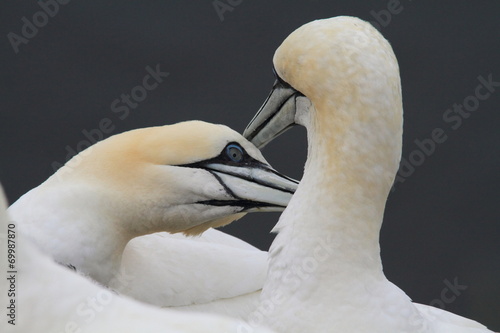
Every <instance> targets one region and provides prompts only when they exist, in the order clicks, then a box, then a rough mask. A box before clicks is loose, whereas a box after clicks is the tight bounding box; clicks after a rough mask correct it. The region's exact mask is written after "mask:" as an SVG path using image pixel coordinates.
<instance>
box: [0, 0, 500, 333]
mask: <svg viewBox="0 0 500 333" xmlns="http://www.w3.org/2000/svg"><path fill="white" fill-rule="evenodd" d="M60 1H61V2H64V1H62V0H60ZM66 1H67V0H66ZM49 2H50V1H49ZM49 2H47V1H46V2H45V3H49ZM41 10H42V7H41V6H40V4H39V3H37V2H36V1H15V2H14V1H9V2H6V1H3V2H2V4H1V5H0V27H1V31H0V32H1V36H2V43H1V46H2V48H1V49H0V52H1V54H0V57H1V58H0V60H1V61H0V73H1V80H0V108H1V111H0V126H1V130H0V181H1V182H2V184H3V186H4V187H5V190H6V192H7V195H8V198H9V200H10V202H13V201H15V200H16V199H17V198H19V196H21V195H22V194H23V193H25V192H27V191H28V190H29V189H31V188H33V187H35V186H37V185H38V184H40V183H41V182H43V181H44V180H45V179H46V178H47V177H48V176H50V175H51V174H52V173H53V172H54V166H56V165H58V164H63V163H64V162H65V161H66V159H67V157H69V156H72V155H73V154H74V153H75V151H76V150H78V149H79V148H83V147H84V146H85V145H84V144H83V143H82V142H84V141H88V138H87V137H86V135H85V133H94V138H99V135H97V134H95V133H96V131H94V130H95V129H98V128H99V123H100V121H101V120H102V119H103V118H108V119H110V121H111V122H112V125H113V130H112V131H111V132H109V133H104V135H103V137H108V136H110V135H112V134H116V133H120V132H123V131H126V130H129V129H134V128H139V127H146V126H154V125H162V124H171V123H175V122H179V121H183V120H189V119H201V120H205V121H209V122H214V123H222V124H226V125H228V126H230V127H232V128H234V129H236V130H237V131H240V132H241V131H243V129H244V128H245V126H246V124H247V123H248V121H249V120H250V119H251V118H252V116H253V115H254V113H255V112H256V110H257V109H258V108H259V106H260V105H261V103H262V102H263V101H264V99H265V97H266V96H267V94H268V92H269V89H270V88H271V86H272V83H273V80H274V78H273V74H272V70H271V69H272V56H273V53H274V50H275V49H276V48H277V47H278V46H279V44H280V43H281V41H282V40H283V39H284V38H285V37H286V36H287V35H288V34H289V33H290V32H292V31H293V30H294V29H296V28H297V27H299V26H300V25H302V24H304V23H306V22H309V21H311V20H314V19H318V18H326V17H332V16H337V15H353V16H358V17H360V18H362V19H365V20H368V21H372V22H374V24H375V25H377V26H378V27H379V29H380V31H381V32H382V33H383V34H384V36H385V37H386V38H387V39H388V40H389V41H390V42H391V44H392V46H393V48H394V51H395V53H396V56H397V57H398V59H399V64H400V68H401V78H402V85H403V100H404V108H405V125H404V131H405V133H404V151H403V159H404V160H406V161H408V163H407V164H406V166H405V167H403V169H402V170H401V173H400V177H402V178H401V179H404V181H402V182H399V183H397V184H396V186H395V191H394V192H393V193H392V194H391V195H390V197H389V201H388V205H387V210H386V215H385V220H384V225H383V228H382V237H381V238H382V240H381V248H382V258H383V262H384V270H385V273H386V275H387V276H388V277H389V279H390V280H391V281H393V282H394V283H395V284H396V285H398V286H399V287H401V288H402V289H403V290H404V291H405V292H406V293H407V294H408V295H409V296H410V297H411V298H412V299H413V300H414V301H416V302H420V303H424V304H433V305H437V306H441V307H444V308H445V309H446V310H449V311H452V312H455V313H457V314H460V315H463V316H466V317H470V318H473V319H475V320H478V321H480V322H482V323H484V324H486V325H488V326H489V327H490V328H491V329H494V330H497V331H498V330H500V283H499V282H500V281H499V279H500V242H499V237H500V226H499V222H500V207H499V206H500V200H499V199H500V195H499V194H500V191H499V189H498V186H499V185H500V182H499V180H500V173H499V167H498V165H499V162H500V154H499V149H498V145H499V143H500V130H499V126H500V122H499V120H500V115H499V111H500V110H499V105H500V83H496V85H495V83H494V84H493V85H490V87H489V89H490V91H488V90H486V89H488V88H487V87H484V88H478V89H480V90H479V91H480V93H481V94H482V95H481V96H483V97H481V96H479V97H480V98H477V97H476V88H477V87H478V85H480V84H481V82H482V81H481V79H480V78H483V81H484V80H486V81H488V79H490V80H491V81H494V82H500V61H499V59H500V1H497V0H491V1H484V0H477V1H474V2H472V1H466V0H455V1H451V0H450V1H411V0H400V1H396V0H390V1H387V0H385V1H356V2H354V1H347V0H342V1H340V0H337V1H284V0H281V1H272V2H271V1H256V0H254V1H248V0H221V1H167V0H163V1H142V2H139V1H134V2H132V1H118V0H114V1H106V2H97V1H77V0H73V1H70V2H68V3H67V4H60V5H59V8H58V9H57V12H56V9H55V7H54V6H52V7H50V8H49V9H48V11H49V12H51V15H52V16H53V17H50V16H49V15H45V16H44V14H39V12H40V11H41ZM23 17H25V19H24V20H23ZM26 21H29V22H31V23H33V22H34V21H35V23H37V24H38V25H39V27H38V28H37V30H38V31H37V32H36V34H35V32H34V31H33V29H32V30H30V29H28V28H25V29H24V30H25V31H24V34H25V35H26V36H28V37H29V38H26V36H23V26H24V25H26ZM14 34H15V36H14ZM16 36H17V37H16ZM9 38H10V39H11V40H12V41H13V42H11V41H9ZM16 51H17V52H16ZM157 65H159V68H160V70H161V71H162V72H168V73H169V75H168V77H165V78H164V79H163V82H161V83H160V84H159V85H158V86H157V87H156V89H153V90H151V91H148V92H147V96H140V95H137V94H139V93H140V91H139V90H140V88H138V89H135V90H134V88H135V87H136V86H140V85H142V80H143V78H144V76H145V75H146V74H148V72H147V70H146V67H147V66H150V67H151V68H155V67H156V66H157ZM482 85H483V86H484V84H482ZM131 91H135V93H136V96H138V98H139V99H143V100H141V101H138V102H137V104H135V103H134V101H132V102H131V104H130V105H131V106H130V107H126V108H128V114H126V111H125V109H124V108H123V107H124V106H126V104H125V103H124V102H119V103H116V102H115V105H114V107H113V106H112V104H113V102H114V101H115V100H116V99H120V98H121V97H120V96H121V95H122V94H130V93H131ZM488 92H489V95H488V94H487V93H488ZM486 95H488V96H486ZM481 98H482V99H481ZM464 103H465V104H466V105H465V106H464V107H463V110H465V111H461V112H462V113H461V114H462V115H461V114H460V113H455V112H454V111H453V107H454V105H455V108H459V107H460V105H463V104H464ZM118 107H122V109H120V110H121V111H119V112H118V111H117V108H118ZM449 109H451V111H448V110H449ZM467 110H472V111H470V112H469V111H467ZM115 111H116V112H115ZM125 115H126V116H125ZM122 118H123V119H122ZM436 128H440V129H442V131H443V132H444V134H445V135H446V138H447V139H446V141H445V142H442V143H436V144H435V148H434V151H433V152H432V153H431V154H428V155H424V153H425V151H424V152H422V148H419V146H418V145H417V143H416V142H415V140H420V141H425V140H426V139H429V138H431V137H432V132H433V131H434V130H435V129H436ZM426 142H427V141H426ZM264 155H265V157H266V158H267V159H268V161H269V162H270V163H271V164H272V165H273V166H274V167H275V168H276V169H278V170H279V171H281V172H283V173H285V174H288V175H290V176H292V177H294V178H297V179H300V177H301V174H302V169H303V164H304V161H305V156H306V137H305V130H304V129H302V128H295V129H293V130H291V131H289V132H287V133H286V134H285V135H283V136H281V137H280V138H279V139H277V140H276V141H274V142H273V143H271V144H270V145H268V146H267V147H266V149H265V150H264ZM278 217H279V214H251V215H249V216H246V217H245V218H244V219H242V220H240V221H239V222H237V223H234V224H232V225H231V226H229V227H226V228H224V230H225V231H227V232H229V233H231V234H234V235H236V236H238V237H240V238H243V239H245V240H247V241H248V242H250V243H252V244H254V245H256V246H258V247H259V248H261V249H267V248H268V247H269V245H270V243H271V242H272V239H273V235H271V234H270V230H271V229H272V227H273V225H274V224H275V223H276V221H277V219H278ZM310 223H311V228H314V221H310ZM334 278H335V277H334V276H332V279H334ZM450 284H451V285H453V284H459V285H460V286H466V288H465V287H460V288H458V289H456V288H455V289H454V288H450V286H449V285H450Z"/></svg>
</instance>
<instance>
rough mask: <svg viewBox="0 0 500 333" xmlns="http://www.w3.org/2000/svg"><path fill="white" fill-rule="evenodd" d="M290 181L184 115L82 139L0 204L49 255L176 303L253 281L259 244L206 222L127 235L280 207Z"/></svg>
mask: <svg viewBox="0 0 500 333" xmlns="http://www.w3.org/2000/svg"><path fill="white" fill-rule="evenodd" d="M296 186H297V183H296V181H293V180H291V179H290V178H288V177H285V176H283V175H281V174H279V173H277V172H276V171H275V170H274V169H272V168H271V167H270V166H269V164H268V163H267V162H266V161H265V159H264V158H263V157H262V155H261V153H260V151H259V150H258V149H257V148H256V147H254V146H253V145H252V144H251V143H249V142H248V141H247V140H246V139H244V138H243V137H242V136H241V135H240V134H238V133H237V132H235V131H233V130H231V129H229V128H228V127H226V126H223V125H214V124H209V123H205V122H201V121H190V122H183V123H178V124H174V125H167V126H160V127H151V128H144V129H137V130H132V131H129V132H125V133H122V134H118V135H115V136H112V137H110V138H108V139H106V140H104V141H101V142H99V143H97V144H95V145H94V146H91V147H90V148H88V149H86V150H84V151H82V152H81V153H80V154H78V155H76V156H75V157H73V158H72V159H71V160H70V161H69V162H68V163H66V165H65V166H64V167H62V168H61V169H59V170H58V171H57V172H56V173H55V174H54V175H52V176H51V177H50V178H49V179H47V180H46V181H45V182H44V183H42V184H41V185H40V186H38V187H36V188H34V189H33V190H31V191H29V192H28V193H26V194H25V195H23V196H22V197H21V198H20V199H19V200H17V201H16V202H15V203H14V204H13V205H12V206H11V207H10V208H9V214H10V215H11V217H12V219H13V220H14V221H16V222H17V223H18V225H19V228H20V229H21V230H22V231H23V232H24V233H25V234H26V235H27V236H28V237H29V238H31V239H32V241H33V242H34V243H35V244H36V245H37V246H38V247H39V248H40V249H42V250H43V251H44V252H45V253H47V254H49V255H50V256H51V257H53V258H54V259H55V261H57V262H59V263H61V264H64V265H68V266H70V267H74V268H76V270H77V271H78V272H80V273H83V274H85V275H88V276H90V277H91V278H93V279H94V280H96V281H97V282H99V283H100V284H102V285H104V286H110V287H112V288H114V289H115V290H117V291H120V292H123V293H125V294H128V295H131V296H133V297H135V298H138V299H140V300H143V301H145V302H149V303H153V304H155V305H160V306H180V305H190V304H198V303H206V302H210V301H213V300H216V299H218V298H231V297H236V296H240V295H244V294H248V293H251V292H254V291H256V290H260V288H261V287H262V284H263V281H264V278H265V272H266V270H267V253H266V252H263V251H260V250H257V249H256V248H254V247H252V246H251V245H249V244H246V243H245V242H243V241H241V240H239V239H237V238H235V237H232V236H229V235H227V234H224V233H222V232H220V231H216V230H209V231H208V232H207V234H206V235H205V236H203V235H202V236H201V237H200V239H189V238H187V237H185V236H182V235H167V234H165V233H164V234H160V235H148V236H144V237H143V238H138V239H136V240H134V241H132V242H131V243H130V244H129V245H127V243H128V242H129V241H130V240H131V239H133V238H134V237H138V236H141V235H146V234H152V233H155V232H159V231H168V232H170V233H177V232H182V233H185V234H189V235H195V234H199V233H201V232H203V231H205V230H207V229H209V228H210V227H218V226H222V225H225V224H227V223H230V222H231V221H233V220H235V219H238V218H240V217H242V216H243V215H244V214H245V213H247V212H254V211H282V210H283V208H284V207H285V206H286V205H287V203H288V201H289V200H290V198H291V196H292V194H293V192H294V191H295V188H296ZM126 245H127V249H126V250H125V248H126ZM124 250H125V253H124ZM123 253H124V256H123V258H122V254H123ZM229 265H233V266H229ZM216 272H218V275H210V274H212V273H216Z"/></svg>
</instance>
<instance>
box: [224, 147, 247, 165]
mask: <svg viewBox="0 0 500 333" xmlns="http://www.w3.org/2000/svg"><path fill="white" fill-rule="evenodd" d="M226 155H227V156H229V158H230V159H231V161H233V162H241V160H243V149H242V148H241V147H240V146H238V145H235V144H230V145H228V146H227V147H226Z"/></svg>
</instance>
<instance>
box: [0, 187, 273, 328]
mask: <svg viewBox="0 0 500 333" xmlns="http://www.w3.org/2000/svg"><path fill="white" fill-rule="evenodd" d="M7 221H8V219H7V215H6V212H5V198H4V196H3V191H2V189H1V187H0V225H1V226H2V228H4V227H5V226H6V225H7V223H8V222H7ZM4 231H5V230H3V231H2V232H4ZM15 240H16V245H17V246H16V269H17V272H18V273H17V275H16V278H17V281H16V291H17V293H16V296H15V300H16V307H17V308H16V309H17V312H16V318H15V324H16V325H11V324H9V323H8V322H7V320H6V319H5V318H2V320H1V321H0V330H1V331H2V332H82V333H84V332H92V333H98V332H103V333H104V332H106V333H108V332H121V333H126V332H162V333H181V332H182V333H195V332H199V333H201V332H203V333H207V332H217V333H221V332H228V333H229V332H245V331H246V330H249V329H250V327H248V325H247V324H245V323H244V322H241V321H237V320H235V319H230V318H227V317H223V316H216V315H206V314H191V313H189V314H188V313H182V312H180V311H176V310H168V309H158V308H156V307H153V306H150V305H147V304H143V303H140V302H137V301H134V300H132V299H128V298H126V297H123V296H119V295H117V294H116V293H114V292H113V291H111V290H109V289H106V288H103V287H101V286H98V285H96V284H95V283H93V282H91V281H90V280H88V279H86V278H84V277H82V276H80V275H78V274H77V273H75V272H73V271H70V270H69V269H67V268H64V267H62V266H61V265H58V264H56V263H54V262H53V261H52V259H51V258H49V257H47V256H46V255H44V254H42V253H41V252H40V251H39V250H38V249H37V248H36V247H35V246H34V245H33V244H32V243H31V241H30V240H29V239H28V238H26V237H24V235H23V234H22V233H20V232H19V231H17V232H16V239H15ZM2 245H5V244H3V243H2ZM5 248H6V246H2V252H3V251H4V249H5ZM2 264H3V262H2ZM3 268H4V267H3ZM4 271H5V270H4ZM0 281H1V282H0V286H1V287H2V288H1V289H0V290H2V291H5V290H6V289H7V282H8V281H7V280H6V279H5V278H2V279H1V280H0ZM254 332H263V333H264V332H270V331H269V330H266V329H260V328H259V329H257V330H256V331H254Z"/></svg>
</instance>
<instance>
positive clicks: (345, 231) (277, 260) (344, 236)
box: [244, 17, 489, 333]
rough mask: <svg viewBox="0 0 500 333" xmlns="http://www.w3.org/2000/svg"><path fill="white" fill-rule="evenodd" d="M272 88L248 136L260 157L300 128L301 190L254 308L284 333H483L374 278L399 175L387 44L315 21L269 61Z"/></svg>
mask: <svg viewBox="0 0 500 333" xmlns="http://www.w3.org/2000/svg"><path fill="white" fill-rule="evenodd" d="M273 62H274V66H275V72H276V75H277V81H276V83H275V86H274V87H273V91H272V92H271V94H270V95H269V97H268V99H267V100H266V102H265V103H264V105H263V106H262V107H261V109H260V110H259V112H258V113H257V114H256V116H255V117H254V119H253V120H252V121H251V122H250V124H249V126H248V127H247V129H246V131H245V133H244V136H245V137H247V138H248V139H250V140H251V141H252V142H253V143H254V144H255V145H256V146H263V145H265V144H266V143H268V142H269V141H270V140H272V139H273V138H274V137H276V136H277V135H279V134H280V133H282V132H283V131H284V130H286V129H287V128H288V127H290V126H292V125H293V124H295V123H297V124H300V125H303V126H305V127H306V128H307V134H308V156H307V162H306V164H305V170H304V176H303V178H302V180H301V183H300V185H299V187H298V189H297V191H296V193H295V195H294V196H293V198H292V200H291V201H290V203H289V205H288V207H287V208H286V209H285V211H284V212H283V214H282V215H281V217H280V220H279V222H278V224H277V225H276V227H275V229H274V230H275V231H276V232H277V233H278V235H277V236H276V238H275V240H274V242H273V244H272V246H271V248H270V251H269V256H270V263H269V272H268V276H267V279H266V282H265V284H264V287H263V290H262V295H261V305H260V306H259V308H258V309H257V310H255V312H254V313H253V315H252V316H251V318H253V321H254V322H261V323H264V324H266V325H269V326H270V327H271V328H273V329H276V330H277V331H280V332H287V333H292V332H357V333H360V332H370V333H374V332H380V333H388V332H398V333H401V332H435V333H444V332H447V333H451V332H453V333H472V332H477V333H479V332H489V331H488V330H487V329H486V328H485V327H484V326H483V325H481V324H479V323H477V322H475V321H472V320H469V319H466V318H463V317H460V316H457V315H454V314H452V313H449V312H446V311H443V310H441V309H437V308H434V307H430V306H426V305H420V304H415V303H412V302H411V300H410V298H409V297H408V296H407V295H406V294H405V293H404V292H403V291H402V290H401V289H399V288H398V287H396V286H395V285H394V284H392V283H391V282H389V281H388V280H387V278H386V277H385V275H384V273H383V270H382V262H381V258H380V245H379V231H380V228H381V225H382V219H383V215H384V208H385V203H386V200H387V196H388V194H389V191H390V188H391V186H392V184H393V180H394V177H395V175H396V172H397V170H398V165H399V161H400V158H401V147H402V124H403V117H402V116H403V112H402V111H403V109H402V98H401V85H400V77H399V68H398V63H397V60H396V57H395V55H394V53H393V51H392V48H391V46H390V45H389V43H388V42H387V41H386V40H385V39H384V38H383V37H382V35H381V34H380V33H379V32H378V31H377V30H376V29H375V28H374V27H372V26H371V25H370V24H369V23H366V22H364V21H361V20H359V19H357V18H353V17H336V18H331V19H325V20H317V21H313V22H310V23H307V24H305V25H303V26H302V27H300V28H298V29H297V30H295V31H294V32H293V33H291V34H290V35H289V36H288V37H287V38H286V39H285V41H284V42H283V43H282V44H281V46H280V47H279V48H278V49H277V51H276V53H275V55H274V59H273Z"/></svg>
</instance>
